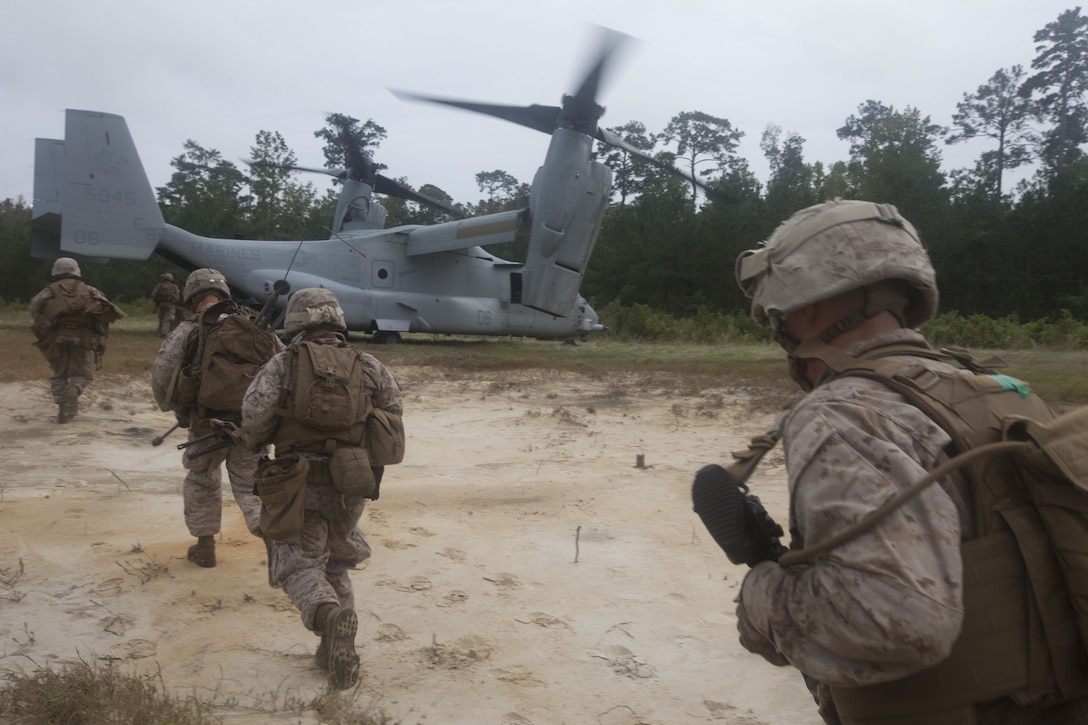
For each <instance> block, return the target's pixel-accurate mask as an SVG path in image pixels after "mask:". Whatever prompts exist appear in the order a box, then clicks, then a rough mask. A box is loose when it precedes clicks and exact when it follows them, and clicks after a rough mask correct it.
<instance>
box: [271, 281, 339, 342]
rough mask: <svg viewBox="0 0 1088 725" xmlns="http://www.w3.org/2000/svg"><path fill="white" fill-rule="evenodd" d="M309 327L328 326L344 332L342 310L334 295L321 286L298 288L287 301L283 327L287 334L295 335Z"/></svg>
mask: <svg viewBox="0 0 1088 725" xmlns="http://www.w3.org/2000/svg"><path fill="white" fill-rule="evenodd" d="M311 327H328V328H331V329H335V330H341V331H344V332H346V331H347V329H348V326H347V325H346V324H345V323H344V311H343V310H342V309H340V302H339V300H337V299H336V295H334V294H333V293H332V292H330V291H328V290H327V289H323V288H321V287H309V288H307V289H300V290H299V291H298V292H295V293H294V294H293V295H291V299H290V300H288V301H287V312H286V313H285V315H284V318H283V329H284V332H286V333H287V335H288V336H291V337H293V336H295V335H297V334H299V333H300V332H302V331H303V330H306V329H309V328H311Z"/></svg>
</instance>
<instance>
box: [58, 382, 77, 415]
mask: <svg viewBox="0 0 1088 725" xmlns="http://www.w3.org/2000/svg"><path fill="white" fill-rule="evenodd" d="M58 405H59V406H60V410H59V411H58V413H57V422H58V423H67V422H68V421H70V420H71V419H72V418H75V417H76V413H78V412H79V388H78V387H76V386H75V385H69V386H68V387H67V388H65V389H64V397H63V398H62V399H61V401H60V403H58Z"/></svg>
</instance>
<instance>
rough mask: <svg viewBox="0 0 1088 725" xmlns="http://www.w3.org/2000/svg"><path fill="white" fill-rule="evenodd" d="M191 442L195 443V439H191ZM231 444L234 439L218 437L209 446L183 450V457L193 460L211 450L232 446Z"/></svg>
mask: <svg viewBox="0 0 1088 725" xmlns="http://www.w3.org/2000/svg"><path fill="white" fill-rule="evenodd" d="M192 442H193V443H196V441H195V440H194V441H192ZM232 445H234V441H232V440H231V439H230V438H227V439H225V440H223V439H220V440H218V441H216V442H215V443H212V444H211V445H210V446H204V447H203V448H197V449H196V450H194V451H185V457H186V458H188V459H189V460H190V461H195V460H196V459H197V458H200V457H201V456H204V455H207V454H209V453H212V452H213V451H218V450H219V449H221V448H226V447H227V446H232Z"/></svg>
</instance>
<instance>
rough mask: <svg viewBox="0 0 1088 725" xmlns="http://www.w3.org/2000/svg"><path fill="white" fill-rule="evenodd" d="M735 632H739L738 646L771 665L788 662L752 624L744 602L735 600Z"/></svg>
mask: <svg viewBox="0 0 1088 725" xmlns="http://www.w3.org/2000/svg"><path fill="white" fill-rule="evenodd" d="M737 632H739V633H740V646H741V647H743V648H744V649H746V650H748V651H749V652H752V653H753V654H757V655H760V656H761V657H762V658H763V659H765V660H767V661H768V662H770V663H771V664H772V665H776V666H778V667H784V666H786V665H788V664H789V663H790V661H789V660H788V659H786V656H785V655H783V654H782V653H781V652H779V651H778V648H777V647H775V646H774V643H773V642H771V640H769V639H767V638H766V637H764V636H763V634H762V633H760V632H759V631H758V630H757V629H756V628H755V627H754V626H752V621H751V620H750V619H749V618H748V612H746V611H745V609H744V602H743V601H738V602H737Z"/></svg>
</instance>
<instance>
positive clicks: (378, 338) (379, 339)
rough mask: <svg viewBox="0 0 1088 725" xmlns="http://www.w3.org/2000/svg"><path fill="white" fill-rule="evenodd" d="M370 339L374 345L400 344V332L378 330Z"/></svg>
mask: <svg viewBox="0 0 1088 725" xmlns="http://www.w3.org/2000/svg"><path fill="white" fill-rule="evenodd" d="M371 340H372V341H373V342H374V344H375V345H398V344H400V333H399V332H388V331H385V330H378V331H377V332H375V333H374V337H373V338H371Z"/></svg>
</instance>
